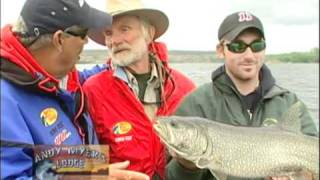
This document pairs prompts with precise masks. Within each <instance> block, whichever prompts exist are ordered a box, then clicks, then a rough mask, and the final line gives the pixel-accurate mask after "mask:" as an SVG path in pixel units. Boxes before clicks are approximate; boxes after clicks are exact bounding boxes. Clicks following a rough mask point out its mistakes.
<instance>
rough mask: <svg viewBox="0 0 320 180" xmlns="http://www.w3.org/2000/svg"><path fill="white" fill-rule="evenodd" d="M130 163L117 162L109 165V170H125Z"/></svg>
mask: <svg viewBox="0 0 320 180" xmlns="http://www.w3.org/2000/svg"><path fill="white" fill-rule="evenodd" d="M129 164H130V162H129V161H128V160H127V161H123V162H118V163H113V164H110V169H126V168H127V167H128V166H129Z"/></svg>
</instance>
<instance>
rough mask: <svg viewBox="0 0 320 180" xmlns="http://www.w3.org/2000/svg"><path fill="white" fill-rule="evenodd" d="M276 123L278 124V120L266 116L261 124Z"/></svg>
mask: <svg viewBox="0 0 320 180" xmlns="http://www.w3.org/2000/svg"><path fill="white" fill-rule="evenodd" d="M276 124H278V120H276V119H274V118H266V119H265V120H263V122H262V126H273V125H276Z"/></svg>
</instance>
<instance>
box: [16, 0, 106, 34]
mask: <svg viewBox="0 0 320 180" xmlns="http://www.w3.org/2000/svg"><path fill="white" fill-rule="evenodd" d="M20 15H21V17H22V18H23V20H24V22H25V25H26V26H27V28H28V32H26V34H24V35H25V36H39V35H42V34H48V33H54V32H56V31H57V30H64V29H66V28H68V27H71V26H74V25H78V26H82V27H85V28H89V29H100V28H106V27H111V25H112V17H111V16H110V15H109V14H107V13H106V12H103V11H100V10H98V9H95V8H93V7H91V6H89V5H88V4H87V3H86V2H85V1H84V0H27V1H26V2H25V4H24V6H23V8H22V10H21V13H20Z"/></svg>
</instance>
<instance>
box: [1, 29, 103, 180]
mask: <svg viewBox="0 0 320 180" xmlns="http://www.w3.org/2000/svg"><path fill="white" fill-rule="evenodd" d="M102 69H105V66H104V67H94V68H93V70H92V71H85V72H83V73H81V74H80V73H78V71H76V70H75V69H74V71H72V72H70V74H68V82H67V90H62V89H60V88H59V87H58V82H59V81H58V80H57V79H55V78H54V77H52V76H51V75H49V74H48V73H47V72H46V71H45V70H44V69H43V68H42V67H41V66H40V65H39V64H38V63H37V62H36V61H35V59H34V58H33V57H32V56H31V54H30V53H29V52H28V50H27V49H26V48H24V47H23V46H22V44H21V43H20V42H19V41H18V40H17V38H16V37H15V35H14V34H13V33H12V31H11V26H10V25H8V26H6V27H4V28H3V29H2V30H1V179H32V158H33V155H32V153H30V151H29V150H30V149H31V150H32V147H34V145H81V144H97V143H98V139H97V136H96V134H95V131H94V128H93V126H92V121H91V118H90V117H89V115H88V113H87V112H86V111H85V103H84V93H83V92H82V88H81V85H80V82H81V81H82V82H83V81H84V80H85V79H86V78H88V77H89V76H90V75H92V74H95V73H97V72H100V71H101V70H102ZM31 152H32V151H31Z"/></svg>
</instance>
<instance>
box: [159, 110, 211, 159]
mask: <svg viewBox="0 0 320 180" xmlns="http://www.w3.org/2000/svg"><path fill="white" fill-rule="evenodd" d="M154 129H155V130H156V132H157V133H158V135H159V137H160V139H161V140H162V142H163V143H164V144H165V145H166V146H167V147H168V149H169V151H174V152H175V153H177V154H178V155H179V156H181V157H184V158H185V159H188V160H192V159H190V158H192V157H196V156H197V157H198V156H200V155H201V154H203V153H204V152H205V150H206V148H207V145H208V143H207V139H208V138H207V137H206V136H205V134H204V133H203V128H202V127H201V126H199V124H197V123H196V122H195V121H193V120H192V119H191V118H190V117H178V116H169V117H159V118H158V119H157V122H156V123H155V124H154Z"/></svg>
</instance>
